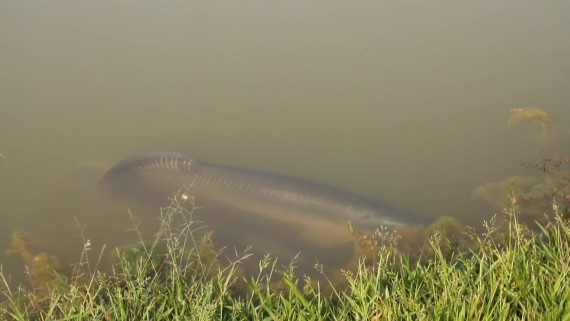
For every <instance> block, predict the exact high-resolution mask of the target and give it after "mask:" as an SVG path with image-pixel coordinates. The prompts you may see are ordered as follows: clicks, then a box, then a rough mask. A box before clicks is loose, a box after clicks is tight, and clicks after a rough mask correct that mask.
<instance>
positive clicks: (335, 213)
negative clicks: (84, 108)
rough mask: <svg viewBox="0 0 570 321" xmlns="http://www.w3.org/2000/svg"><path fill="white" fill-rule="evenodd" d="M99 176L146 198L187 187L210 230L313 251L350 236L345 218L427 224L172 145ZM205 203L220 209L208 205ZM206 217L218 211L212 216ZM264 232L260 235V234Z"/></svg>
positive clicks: (364, 223)
mask: <svg viewBox="0 0 570 321" xmlns="http://www.w3.org/2000/svg"><path fill="white" fill-rule="evenodd" d="M102 182H103V183H108V184H111V185H112V186H114V187H119V188H121V189H122V190H131V191H134V192H135V193H137V194H140V193H146V194H144V197H145V198H148V197H152V196H153V195H160V196H161V197H164V196H166V195H168V194H172V193H175V192H177V191H178V190H179V189H181V188H188V193H189V194H190V195H192V196H193V197H194V198H195V201H196V203H197V206H199V207H204V211H206V212H207V215H206V216H207V217H206V218H204V221H205V222H207V224H208V225H211V226H212V229H213V230H214V233H215V234H216V233H218V234H220V233H222V234H232V233H233V234H234V235H233V239H234V240H237V239H241V240H242V243H244V244H245V243H248V242H249V241H248V237H250V238H251V243H253V244H256V243H257V244H261V245H264V246H265V248H269V249H273V248H274V247H279V246H281V247H284V246H285V247H289V248H290V249H291V251H299V248H298V249H295V248H296V247H300V248H301V249H302V248H307V245H310V246H309V247H311V246H312V248H313V252H315V253H322V252H321V250H320V249H321V248H325V247H328V248H331V247H332V248H333V251H332V253H334V246H335V245H337V246H339V247H340V245H341V244H345V245H346V244H349V243H351V242H352V241H353V236H352V235H351V233H350V231H349V225H348V222H350V224H351V225H352V226H353V227H354V228H356V229H357V230H365V231H370V232H373V231H374V230H375V229H376V228H378V227H379V226H381V225H384V226H401V225H406V226H409V225H420V224H425V223H428V220H427V218H426V217H422V216H420V215H417V214H414V213H411V212H408V211H406V210H403V209H396V208H394V207H391V206H389V205H387V204H385V203H382V202H380V201H375V200H371V199H369V198H366V197H364V196H361V195H358V194H356V193H353V192H350V191H347V190H343V189H340V188H337V187H333V186H329V185H326V184H321V183H316V182H312V181H308V180H304V179H301V178H296V177H292V176H288V175H283V174H278V173H273V172H265V171H258V170H252V169H246V168H239V167H232V166H223V165H216V164H211V163H206V162H201V161H198V160H195V159H192V158H190V157H187V156H185V155H182V154H180V153H176V152H151V153H145V154H140V155H136V156H133V157H130V158H127V159H125V160H123V161H121V162H120V163H118V164H117V165H115V166H114V167H113V168H111V169H110V170H109V171H107V172H106V173H105V174H104V176H103V177H102ZM211 208H216V209H220V208H225V209H226V210H225V212H226V213H227V214H225V215H222V216H220V215H217V214H216V213H217V212H216V211H211V212H208V209H211ZM212 212H215V213H212ZM232 213H236V214H235V215H233V214H232ZM210 216H218V217H217V220H216V217H210ZM210 219H211V220H210ZM210 222H213V223H212V224H210ZM263 233H265V234H264V236H263V237H261V236H259V235H261V234H263ZM255 236H257V237H258V238H257V241H256V240H255V238H254V237H255ZM229 239H232V238H231V237H230V238H229ZM270 244H273V245H275V246H274V247H272V246H270ZM254 246H255V245H254ZM317 249H319V250H317ZM306 252H307V250H306V251H305V253H306ZM308 252H311V251H308ZM286 256H287V255H286ZM289 256H291V255H289Z"/></svg>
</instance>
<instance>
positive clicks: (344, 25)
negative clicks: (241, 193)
mask: <svg viewBox="0 0 570 321" xmlns="http://www.w3.org/2000/svg"><path fill="white" fill-rule="evenodd" d="M569 14H570V5H569V4H568V3H567V2H563V1H550V2H549V3H547V4H546V3H539V2H536V1H522V2H521V1H505V2H500V3H497V2H496V1H479V2H477V3H472V4H463V3H458V2H453V1H436V2H430V3H429V4H427V3H424V2H422V1H408V2H384V1H376V2H362V3H354V2H343V1H332V2H331V1H327V2H326V3H325V2H307V1H287V2H283V3H271V2H267V1H248V2H246V3H244V2H232V1H221V2H220V1H216V2H212V1H194V2H182V1H180V2H170V3H168V4H165V3H159V2H152V1H137V2H134V1H133V2H131V1H121V2H114V3H91V4H85V3H80V2H76V1H59V2H49V3H48V2H46V3H23V2H3V3H2V4H0V46H1V50H0V70H2V73H1V74H0V153H1V154H2V158H1V159H0V175H1V176H0V214H1V215H2V222H1V225H0V250H2V251H1V253H2V256H0V263H1V264H2V266H3V268H4V269H5V270H8V271H10V272H12V273H13V274H14V275H15V278H17V277H18V276H17V275H19V273H21V271H22V270H23V267H22V262H21V260H20V259H19V258H18V257H14V256H5V255H3V253H4V250H6V249H8V248H10V242H11V239H10V238H11V235H12V233H13V231H25V232H27V233H34V234H35V235H36V237H37V238H38V239H41V240H43V241H42V242H45V244H47V249H40V250H38V251H41V250H45V251H51V252H53V253H57V254H58V255H60V256H61V257H63V259H64V260H65V261H66V263H70V262H74V261H75V260H76V258H78V256H79V251H80V250H81V248H82V247H83V242H82V241H81V237H80V234H81V233H80V229H79V228H78V227H77V225H78V222H79V225H81V226H83V227H84V234H85V237H86V238H89V239H90V240H91V241H92V243H93V251H98V249H100V247H101V246H102V244H105V243H109V244H113V243H119V242H123V241H124V242H127V241H129V240H132V239H134V238H135V235H132V232H128V231H127V230H128V229H130V228H131V226H132V225H131V222H130V218H129V216H128V213H127V207H130V208H131V209H133V212H134V213H135V214H136V213H140V215H141V216H145V215H151V214H146V213H147V211H148V213H151V212H153V210H155V209H154V208H152V209H150V208H145V207H144V206H143V205H140V206H139V207H138V208H137V205H136V204H133V203H122V202H121V201H118V200H115V199H111V198H109V197H108V195H106V194H105V193H101V191H100V190H99V189H98V188H97V180H98V177H99V176H100V175H101V174H102V173H103V172H104V171H105V170H106V169H108V168H110V167H111V166H113V165H114V164H115V163H116V162H117V161H119V160H121V159H123V158H125V157H127V156H129V155H132V154H135V153H138V152H143V151H152V150H173V151H179V152H182V153H184V154H187V155H190V156H192V157H194V158H197V159H201V160H204V161H209V162H214V163H222V164H232V165H238V166H243V167H250V168H256V169H263V170H272V171H277V172H283V173H287V174H291V175H295V176H299V177H304V178H308V179H312V180H317V181H322V182H326V183H329V184H332V185H336V186H341V187H344V188H346V189H350V190H353V191H356V192H359V193H362V194H364V195H367V196H370V197H372V198H381V199H383V200H385V201H388V202H389V203H391V204H392V205H394V206H396V207H401V208H406V209H408V210H411V211H415V212H418V213H420V214H421V215H424V216H426V217H431V218H436V217H439V216H442V215H447V216H451V217H455V218H458V219H460V220H462V221H463V222H466V223H468V224H473V225H480V224H481V221H482V220H483V219H485V218H488V217H489V216H490V215H491V214H492V213H493V212H495V211H496V208H495V207H493V206H491V205H489V204H488V203H486V202H485V201H483V200H481V199H480V198H479V199H478V198H474V197H473V196H472V193H473V192H474V191H475V190H476V188H477V187H478V186H480V185H482V184H485V183H489V182H497V181H501V180H503V179H505V178H506V177H509V176H512V175H521V174H524V175H527V174H529V170H526V169H524V168H522V167H521V166H520V165H519V164H520V163H521V162H524V161H535V160H537V159H540V158H541V157H542V156H546V155H548V156H562V155H568V150H567V149H565V148H566V146H568V142H569V141H570V137H569V136H568V135H567V133H566V132H565V131H564V128H567V127H568V126H570V91H569V90H568V88H570V61H569V60H570V40H569V39H568V37H567V31H568V30H570V21H569V20H568V19H567V17H568V15H569ZM525 106H536V107H539V108H541V109H542V110H544V111H546V112H547V113H548V115H549V117H550V119H552V123H553V124H556V125H557V126H560V127H559V128H561V129H560V130H557V131H556V137H555V138H553V139H551V140H548V141H547V142H545V141H543V140H540V139H536V136H537V133H536V131H533V130H536V128H535V129H528V128H527V126H528V125H529V124H528V123H526V122H525V123H522V124H518V125H517V126H515V128H509V127H508V126H507V119H508V117H509V110H510V109H511V108H519V107H525ZM533 121H534V120H530V122H531V123H532V122H533ZM531 125H532V124H531ZM538 134H540V133H538ZM538 136H540V135H538ZM530 175H538V174H537V173H534V172H533V171H530ZM143 213H145V214H143ZM146 219H147V220H150V221H152V220H154V219H155V218H154V217H151V218H148V217H146ZM233 223H237V222H233ZM274 241H275V240H271V242H274ZM268 242H269V241H268Z"/></svg>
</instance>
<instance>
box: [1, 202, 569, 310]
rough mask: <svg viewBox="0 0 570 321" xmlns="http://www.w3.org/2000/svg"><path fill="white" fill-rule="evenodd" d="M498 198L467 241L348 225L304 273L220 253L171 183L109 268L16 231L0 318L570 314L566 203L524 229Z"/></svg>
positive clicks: (513, 208) (512, 208) (440, 233)
mask: <svg viewBox="0 0 570 321" xmlns="http://www.w3.org/2000/svg"><path fill="white" fill-rule="evenodd" d="M510 200H511V204H510V205H509V206H508V207H507V208H506V209H505V210H504V213H503V214H502V215H499V216H496V217H494V218H493V219H492V220H491V221H489V222H485V223H484V230H483V231H482V232H479V233H476V232H475V231H473V230H470V229H467V230H466V231H465V232H464V233H463V234H464V236H465V238H466V239H468V240H469V243H470V246H469V247H466V248H461V247H458V246H457V242H456V241H453V240H452V239H451V238H450V234H449V233H446V231H445V230H444V229H434V230H433V231H432V232H431V233H430V236H429V237H428V238H427V242H426V246H425V247H424V249H423V250H422V252H421V255H420V257H419V258H418V262H417V263H416V262H415V261H416V260H415V259H411V258H410V257H411V256H410V255H409V254H406V253H405V252H404V251H400V250H398V242H399V241H401V239H399V237H398V233H397V232H393V231H389V230H379V231H377V233H376V235H375V237H369V236H362V235H358V234H357V233H355V252H356V253H357V256H358V258H355V261H354V263H353V264H352V265H351V266H350V267H347V268H346V269H345V270H342V271H341V272H339V275H338V276H334V277H332V276H331V277H329V276H327V275H324V273H323V278H322V279H319V280H314V279H313V280H311V279H309V278H308V277H306V276H305V277H304V276H299V275H297V273H295V268H294V262H293V263H291V264H290V265H289V266H288V267H286V268H284V269H282V268H280V266H279V265H277V262H276V260H274V259H273V258H270V257H265V258H264V259H263V260H262V261H260V262H259V272H258V273H257V274H256V275H249V274H248V275H245V274H243V271H242V270H241V268H240V264H241V263H242V261H243V260H247V259H248V254H247V253H244V254H243V255H241V256H238V257H236V258H235V259H234V260H232V261H230V262H229V263H228V264H221V263H220V262H222V261H223V262H225V261H227V260H226V258H225V256H224V257H223V256H222V255H223V253H222V252H221V251H215V250H213V247H212V244H211V240H210V238H209V234H208V233H196V231H195V230H194V229H195V226H194V225H193V222H192V206H191V205H192V202H191V198H190V199H188V196H187V195H186V194H183V193H182V194H178V195H177V196H175V197H174V198H173V199H172V203H171V205H170V206H169V207H167V208H165V209H163V211H162V213H161V218H162V224H161V227H160V229H159V231H158V233H157V236H156V238H155V240H154V241H151V242H144V241H142V239H141V242H140V244H138V245H134V246H128V247H124V248H119V249H116V250H115V251H114V256H115V262H116V263H115V264H114V265H113V269H112V270H111V271H105V272H103V271H101V269H100V268H99V261H100V259H101V256H102V255H103V254H102V253H103V251H104V249H103V250H102V251H101V254H100V255H99V261H97V262H89V260H88V259H87V257H88V255H87V254H88V252H89V251H90V250H91V249H90V242H89V241H88V240H85V241H84V250H83V253H82V255H81V260H80V263H79V264H77V265H75V267H74V269H73V272H72V273H71V276H69V277H66V276H64V275H62V274H60V273H58V268H59V267H60V265H61V264H60V263H59V261H57V258H55V257H51V256H49V255H48V254H46V253H41V254H38V255H35V256H34V255H32V254H31V253H29V252H27V251H26V248H25V244H22V242H23V241H22V240H21V239H18V238H16V241H20V243H18V242H16V243H17V244H20V245H19V246H20V248H19V250H20V252H21V253H20V255H21V256H22V258H23V259H24V261H25V263H26V265H28V276H29V283H31V286H23V285H21V286H18V287H14V286H12V285H11V284H10V281H9V280H8V276H6V275H4V274H3V273H2V271H1V269H0V319H2V320H376V321H379V320H570V223H569V221H568V217H567V214H568V213H567V209H563V208H560V207H559V206H558V205H557V204H556V202H554V203H553V206H552V213H551V214H552V215H550V217H551V218H549V219H546V221H545V223H543V224H539V223H535V224H536V226H535V227H533V228H532V229H531V228H529V227H527V225H525V224H522V223H521V222H519V217H518V214H519V213H518V212H519V207H518V204H517V201H516V197H514V196H512V197H511V199H510ZM443 225H445V224H443ZM451 235H453V233H452V234H451ZM20 237H22V236H21V235H20ZM363 244H364V245H363ZM34 264H36V266H34ZM34 269H35V270H34ZM315 269H317V270H319V269H321V270H322V267H320V266H319V264H316V265H315Z"/></svg>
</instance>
